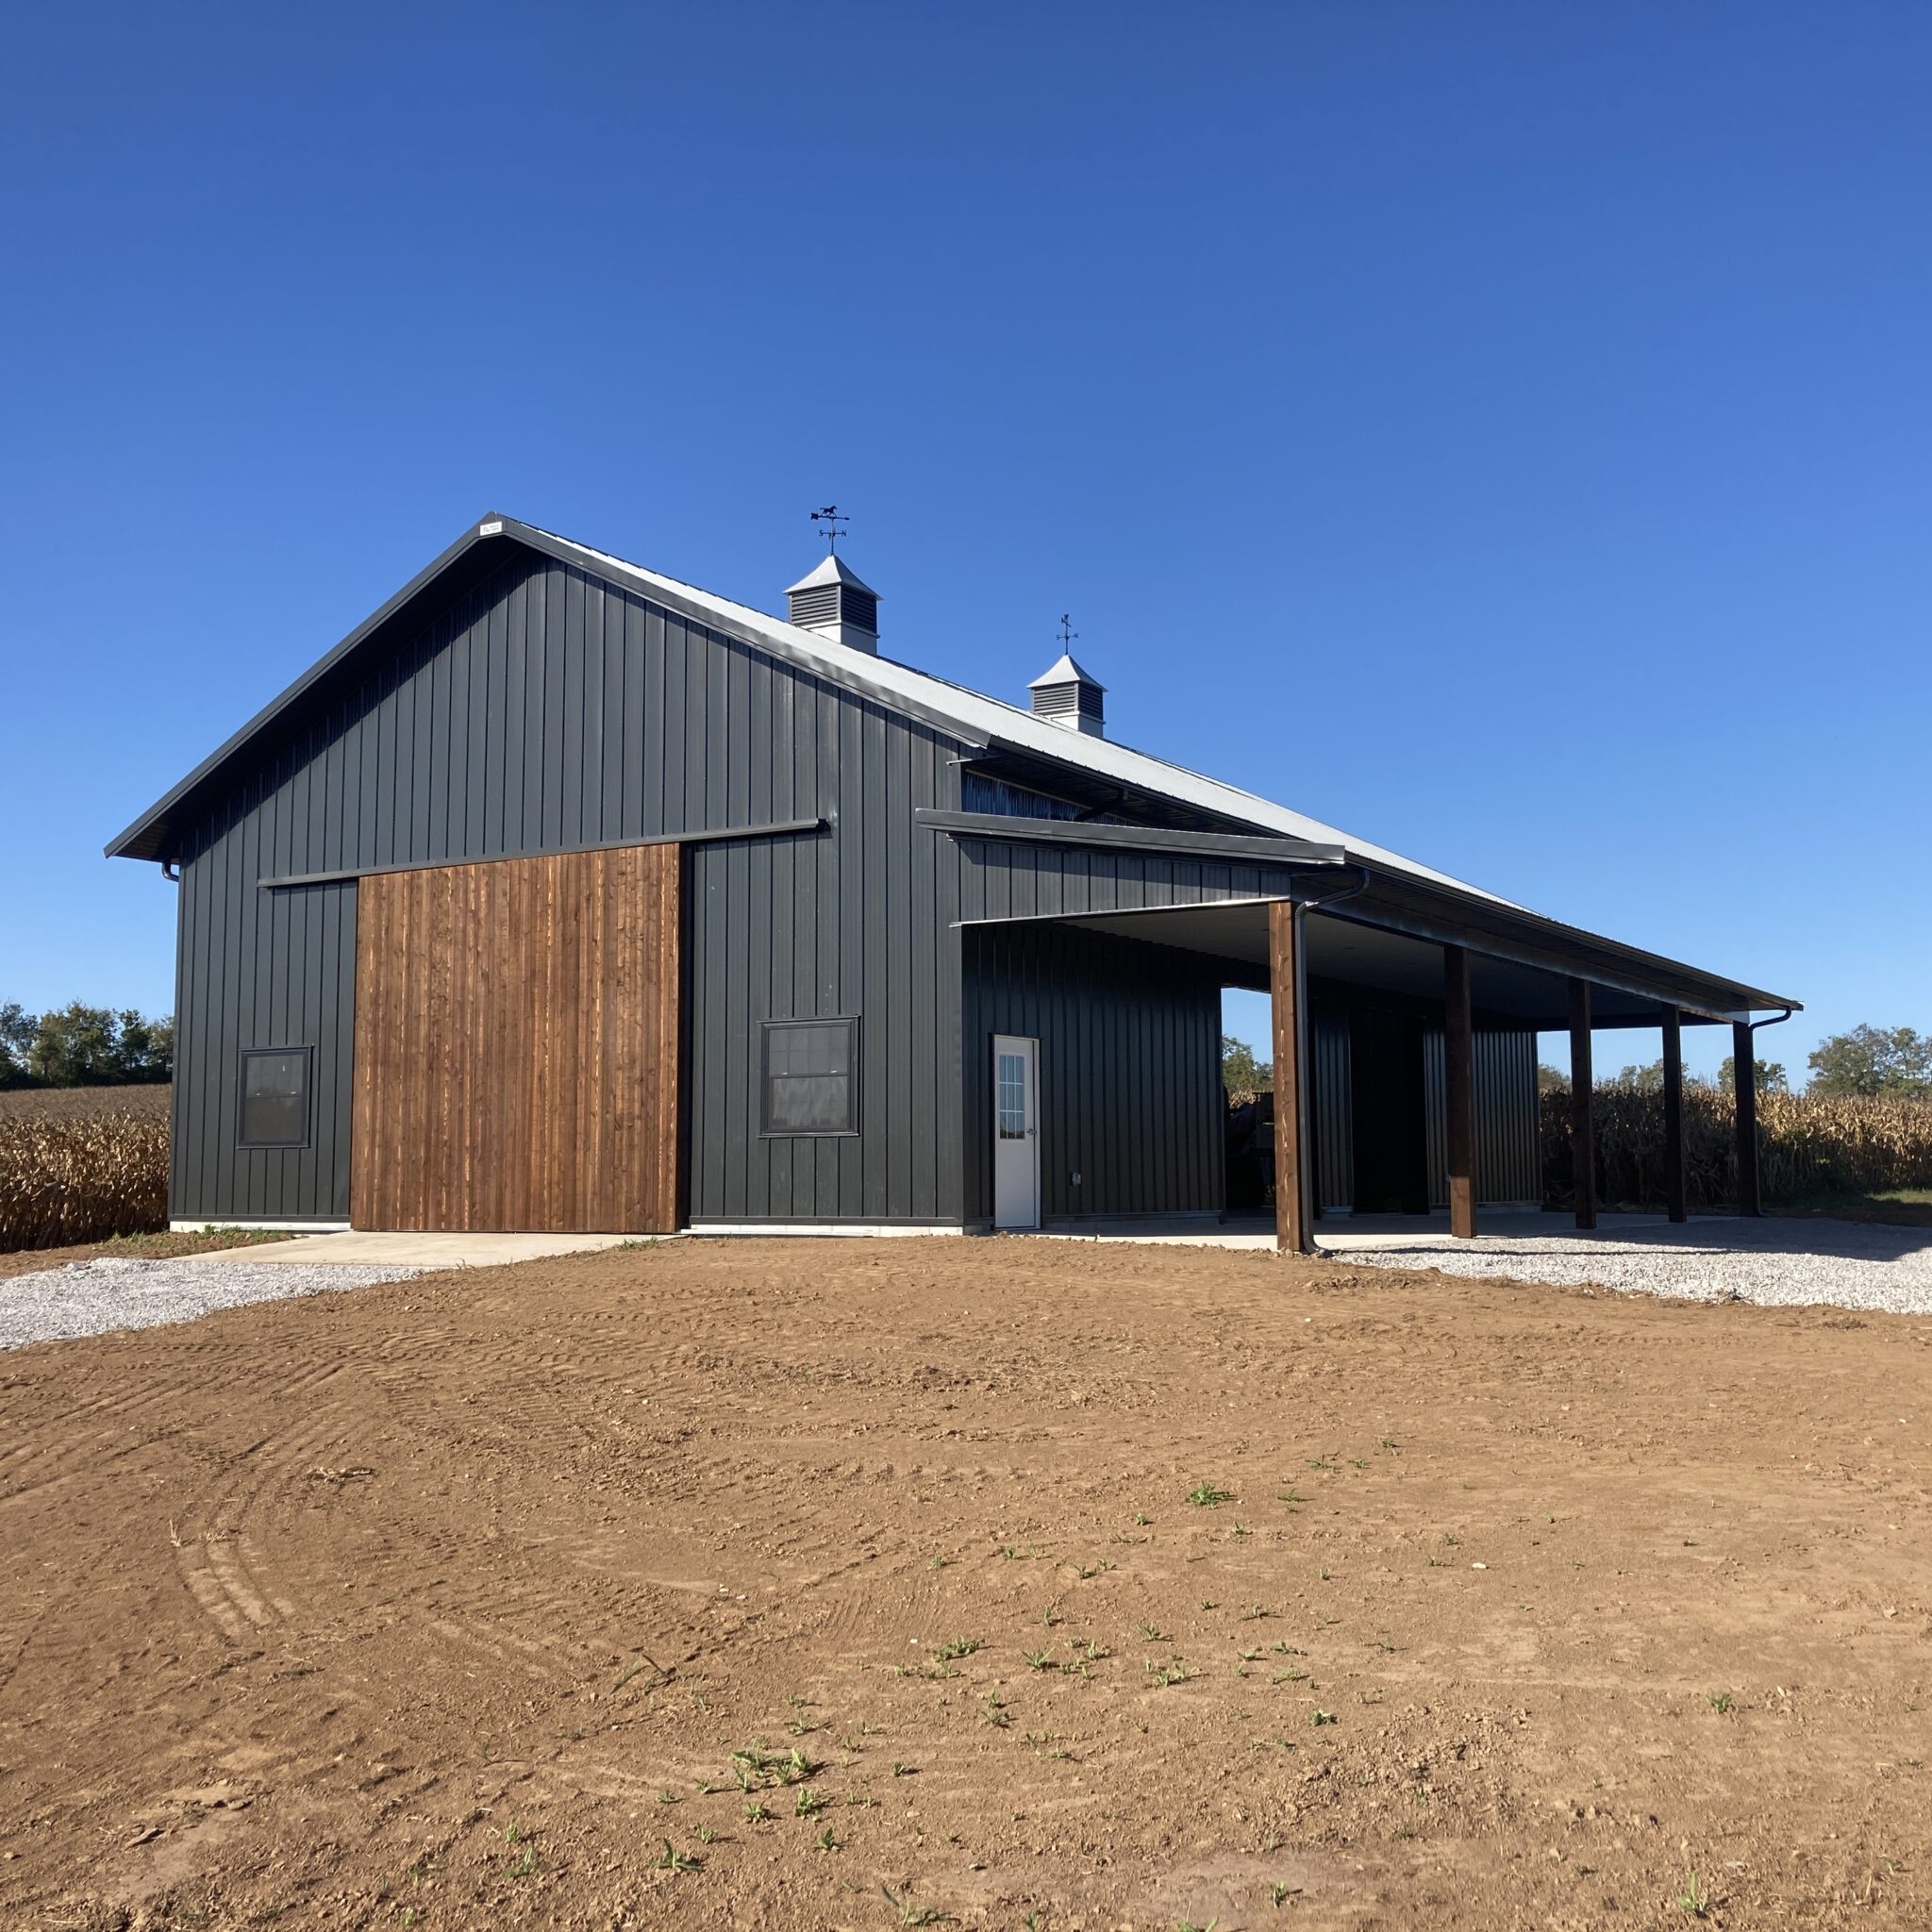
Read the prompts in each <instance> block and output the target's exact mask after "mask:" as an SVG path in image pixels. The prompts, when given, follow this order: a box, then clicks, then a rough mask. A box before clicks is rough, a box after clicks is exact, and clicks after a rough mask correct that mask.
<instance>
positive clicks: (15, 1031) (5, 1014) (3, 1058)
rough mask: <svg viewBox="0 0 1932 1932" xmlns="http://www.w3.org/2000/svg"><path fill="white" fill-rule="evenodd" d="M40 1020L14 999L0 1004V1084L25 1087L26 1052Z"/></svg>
mask: <svg viewBox="0 0 1932 1932" xmlns="http://www.w3.org/2000/svg"><path fill="white" fill-rule="evenodd" d="M40 1024H41V1023H40V1021H39V1020H38V1019H37V1018H36V1017H35V1016H34V1015H33V1014H32V1013H29V1012H28V1011H27V1009H26V1008H25V1007H24V1006H22V1005H21V1003H20V1002H19V1001H18V1000H8V1002H7V1003H6V1005H5V1006H0V1087H25V1085H26V1084H27V1082H28V1081H29V1080H31V1079H32V1077H33V1075H32V1074H29V1073H28V1072H27V1056H28V1055H29V1054H30V1053H31V1052H32V1051H33V1044H34V1032H35V1029H36V1028H37V1027H38V1026H39V1025H40Z"/></svg>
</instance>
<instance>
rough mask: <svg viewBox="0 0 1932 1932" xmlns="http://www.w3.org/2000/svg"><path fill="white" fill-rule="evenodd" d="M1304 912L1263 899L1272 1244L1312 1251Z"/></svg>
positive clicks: (1289, 902) (1299, 1252)
mask: <svg viewBox="0 0 1932 1932" xmlns="http://www.w3.org/2000/svg"><path fill="white" fill-rule="evenodd" d="M1306 918H1307V914H1306V913H1305V911H1304V910H1303V908H1301V907H1300V906H1297V905H1296V904H1295V903H1294V902H1293V901H1292V900H1290V899H1272V900H1270V901H1269V903H1268V990H1269V993H1270V995H1271V997H1272V999H1273V1001H1274V1245H1275V1246H1276V1247H1277V1248H1284V1249H1287V1250H1288V1251H1290V1252H1291V1253H1292V1254H1297V1255H1311V1254H1313V1253H1314V1251H1315V1235H1314V1227H1313V1214H1312V1212H1311V1210H1310V1205H1309V1197H1310V1195H1311V1193H1312V1189H1311V1187H1310V1185H1309V1183H1310V1181H1311V1179H1312V1175H1311V1174H1310V1173H1309V1169H1308V1143H1307V1131H1306V1129H1307V1102H1306V1100H1305V1097H1304V1091H1303V1090H1304V1088H1305V1087H1306V1085H1307V1065H1308V1054H1307V1042H1308V1001H1307V961H1306V956H1305V948H1304V945H1303V922H1304V921H1305V919H1306Z"/></svg>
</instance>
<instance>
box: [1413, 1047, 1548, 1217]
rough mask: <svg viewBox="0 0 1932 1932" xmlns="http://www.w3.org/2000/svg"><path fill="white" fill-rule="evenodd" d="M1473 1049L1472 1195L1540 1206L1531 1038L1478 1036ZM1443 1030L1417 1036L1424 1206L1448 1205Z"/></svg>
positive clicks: (1446, 1097) (1440, 1206)
mask: <svg viewBox="0 0 1932 1932" xmlns="http://www.w3.org/2000/svg"><path fill="white" fill-rule="evenodd" d="M1474 1048H1475V1068H1474V1072H1475V1191H1476V1198H1477V1200H1479V1201H1485V1202H1491V1203H1500V1202H1506V1201H1541V1199H1542V1174H1541V1155H1540V1153H1539V1148H1538V1139H1537V1134H1538V1127H1537V1091H1536V1035H1535V1034H1533V1033H1496V1032H1490V1031H1487V1030H1482V1029H1479V1030H1478V1031H1477V1032H1476V1034H1475V1038H1474ZM1446 1080H1447V1076H1446V1074H1445V1072H1444V1067H1443V1047H1442V1029H1441V1027H1440V1026H1432V1027H1429V1028H1427V1029H1426V1030H1425V1031H1424V1034H1423V1084H1424V1092H1425V1094H1426V1096H1427V1107H1428V1144H1429V1205H1430V1207H1432V1208H1446V1207H1447V1206H1448V1205H1449V1098H1448V1088H1447V1084H1446Z"/></svg>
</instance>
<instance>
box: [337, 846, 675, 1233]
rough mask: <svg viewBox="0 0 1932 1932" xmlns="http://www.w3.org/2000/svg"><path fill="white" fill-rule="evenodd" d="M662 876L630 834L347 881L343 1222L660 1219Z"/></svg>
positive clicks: (598, 1226) (670, 1214)
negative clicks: (352, 1105)
mask: <svg viewBox="0 0 1932 1932" xmlns="http://www.w3.org/2000/svg"><path fill="white" fill-rule="evenodd" d="M678 877H679V867H678V848H677V847H676V846H675V845H636V846H628V847H625V849H623V850H621V851H611V852H572V853H563V854H559V855H558V856H556V857H554V858H502V859H492V860H490V861H488V862H486V863H483V864H475V865H448V866H436V867H431V868H428V869H425V870H423V871H416V872H393V873H376V874H371V875H369V876H367V877H365V878H363V879H362V880H361V881H360V883H359V884H358V888H357V894H358V906H357V914H356V1133H355V1143H354V1150H355V1151H354V1156H353V1167H352V1185H351V1189H350V1212H351V1216H352V1219H353V1220H354V1223H355V1224H356V1226H358V1227H368V1228H436V1229H462V1230H472V1231H474V1230H480V1229H505V1230H508V1229H534V1230H542V1231H546V1232H558V1233H584V1232H598V1233H605V1232H608V1233H618V1232H637V1233H668V1232H670V1231H672V1230H674V1229H675V1227H676V1225H677V1212H678V1198H677V1197H678V1167H679V1163H678V1032H679V1028H678V974H679V966H678Z"/></svg>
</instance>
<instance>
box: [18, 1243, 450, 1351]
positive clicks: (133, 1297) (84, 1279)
mask: <svg viewBox="0 0 1932 1932" xmlns="http://www.w3.org/2000/svg"><path fill="white" fill-rule="evenodd" d="M425 1272H427V1271H425V1270H424V1269H421V1268H382V1267H373V1266H364V1265H359V1264H358V1263H355V1262H345V1261H325V1262H318V1263H316V1264H314V1265H313V1266H305V1265H303V1264H302V1263H300V1262H296V1261H274V1262H269V1261H227V1260H210V1259H208V1258H207V1257H199V1256H194V1257H178V1258H175V1259H171V1260H165V1261H141V1260H123V1259H121V1258H119V1257H113V1258H108V1257H96V1258H95V1259H93V1260H91V1261H70V1262H68V1264H67V1265H66V1266H65V1267H64V1268H48V1269H44V1270H42V1272H40V1273H39V1274H16V1275H13V1276H11V1277H10V1278H9V1279H8V1280H6V1281H0V1349H8V1348H19V1347H21V1346H23V1345H24V1344H25V1343H26V1342H29V1341H68V1340H71V1339H73V1338H74V1337H75V1336H80V1335H105V1334H107V1333H108V1332H109V1331H110V1330H112V1329H115V1328H158V1327H160V1326H161V1325H162V1324H164V1323H169V1322H192V1321H193V1320H194V1318H195V1317H196V1316H197V1315H207V1314H211V1313H212V1312H213V1311H214V1310H215V1309H216V1308H239V1307H245V1306H246V1305H247V1304H248V1303H250V1302H272V1301H280V1300H283V1299H285V1298H287V1297H288V1296H290V1295H310V1294H326V1293H328V1292H329V1291H331V1290H333V1289H341V1288H365V1287H367V1286H368V1285H369V1284H370V1283H372V1282H376V1281H408V1280H409V1279H411V1278H412V1277H413V1276H415V1275H418V1274H424V1273H425Z"/></svg>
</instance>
